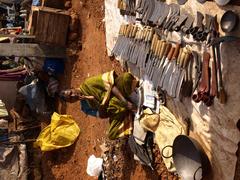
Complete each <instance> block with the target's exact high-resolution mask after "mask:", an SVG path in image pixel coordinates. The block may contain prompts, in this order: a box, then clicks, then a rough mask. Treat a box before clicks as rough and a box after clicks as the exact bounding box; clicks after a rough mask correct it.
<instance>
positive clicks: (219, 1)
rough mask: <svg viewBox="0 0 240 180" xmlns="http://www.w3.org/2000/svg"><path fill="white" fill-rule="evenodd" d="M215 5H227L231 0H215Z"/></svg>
mask: <svg viewBox="0 0 240 180" xmlns="http://www.w3.org/2000/svg"><path fill="white" fill-rule="evenodd" d="M215 1H216V3H217V5H219V6H225V5H227V4H228V3H229V2H230V1H231V0H215Z"/></svg>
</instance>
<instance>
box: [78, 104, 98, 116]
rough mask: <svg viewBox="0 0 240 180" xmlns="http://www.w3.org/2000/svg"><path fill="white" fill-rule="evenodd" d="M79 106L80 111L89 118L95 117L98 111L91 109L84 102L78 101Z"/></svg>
mask: <svg viewBox="0 0 240 180" xmlns="http://www.w3.org/2000/svg"><path fill="white" fill-rule="evenodd" d="M80 104H81V110H82V111H83V112H84V113H85V114H87V115H90V116H94V117H97V114H98V110H97V109H93V108H91V107H90V106H89V104H88V102H87V101H86V100H81V101H80Z"/></svg>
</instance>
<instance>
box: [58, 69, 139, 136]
mask: <svg viewBox="0 0 240 180" xmlns="http://www.w3.org/2000/svg"><path fill="white" fill-rule="evenodd" d="M137 86H138V80H137V79H135V77H134V76H133V75H132V74H130V73H123V74H121V75H120V76H117V75H116V74H115V72H114V71H111V72H107V73H104V74H102V75H98V76H94V77H90V78H87V79H86V80H85V81H84V82H83V83H82V84H81V85H80V87H79V88H76V89H68V90H64V91H61V92H60V97H62V98H63V99H65V100H66V101H68V102H76V101H78V100H80V102H81V110H82V111H84V112H85V113H86V114H88V115H93V116H99V117H100V118H109V122H110V128H109V130H108V136H109V138H110V139H116V138H118V137H122V136H124V135H129V134H130V133H131V130H132V128H131V126H130V125H131V121H129V120H127V117H129V116H128V115H129V114H130V113H131V112H133V111H135V110H136V109H135V107H134V105H133V104H132V103H131V102H130V101H129V96H130V95H131V93H132V92H133V91H134V90H135V88H136V87H137Z"/></svg>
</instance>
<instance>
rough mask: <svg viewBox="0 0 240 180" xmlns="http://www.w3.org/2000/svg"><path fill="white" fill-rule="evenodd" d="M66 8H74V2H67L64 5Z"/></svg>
mask: <svg viewBox="0 0 240 180" xmlns="http://www.w3.org/2000/svg"><path fill="white" fill-rule="evenodd" d="M64 7H65V8H66V9H70V8H71V7H72V2H71V1H66V2H65V4H64Z"/></svg>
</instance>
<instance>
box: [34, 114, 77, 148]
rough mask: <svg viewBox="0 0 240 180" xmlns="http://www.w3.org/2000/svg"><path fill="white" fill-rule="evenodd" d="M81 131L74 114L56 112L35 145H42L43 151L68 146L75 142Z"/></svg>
mask: <svg viewBox="0 0 240 180" xmlns="http://www.w3.org/2000/svg"><path fill="white" fill-rule="evenodd" d="M79 133H80V128H79V127H78V125H77V123H76V122H75V121H74V120H73V118H72V116H70V115H60V114H58V113H56V112H54V113H53V115H52V118H51V124H50V125H48V126H47V127H46V128H44V129H43V130H42V131H41V133H40V134H39V136H38V138H37V140H36V142H35V143H34V146H35V147H40V148H41V151H52V150H55V149H59V148H63V147H68V146H70V145H72V144H73V143H74V142H75V140H76V139H77V137H78V135H79Z"/></svg>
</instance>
